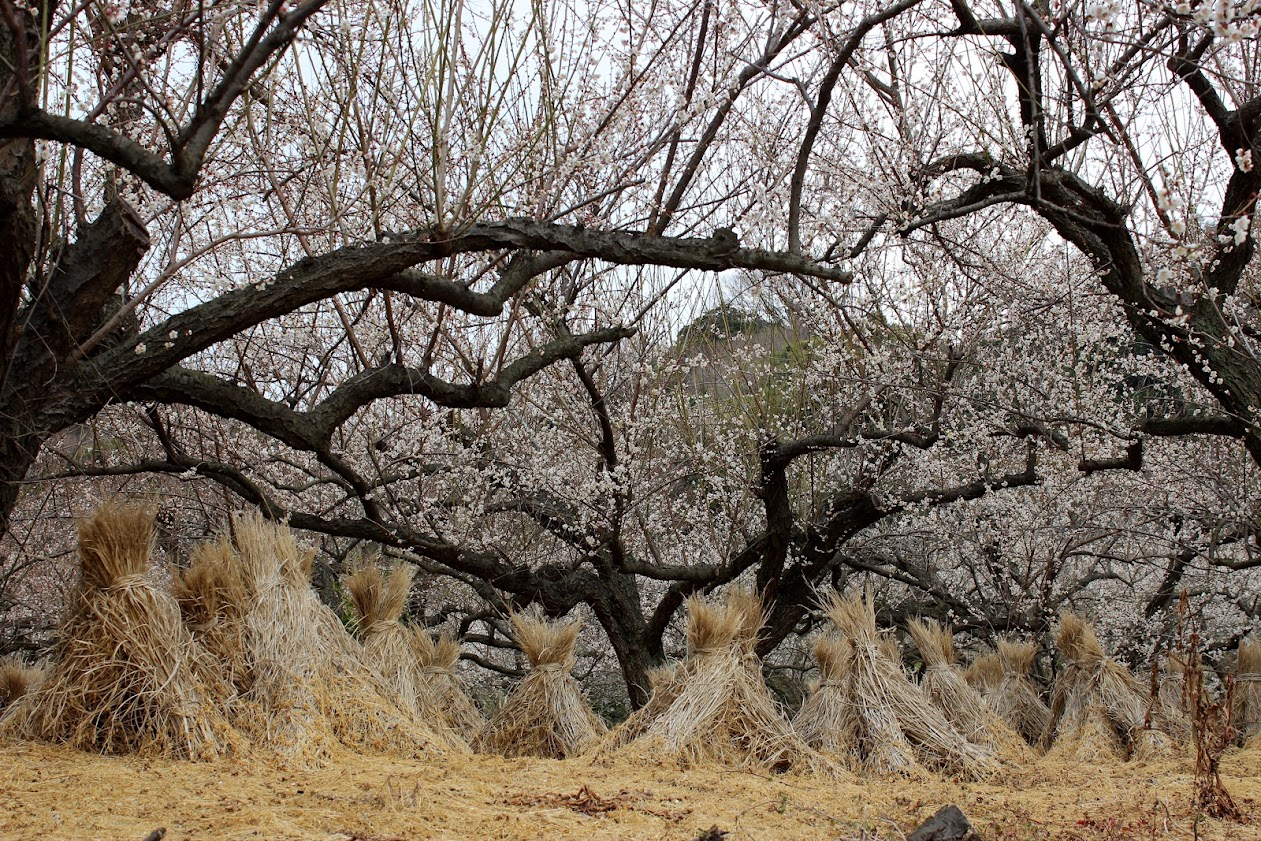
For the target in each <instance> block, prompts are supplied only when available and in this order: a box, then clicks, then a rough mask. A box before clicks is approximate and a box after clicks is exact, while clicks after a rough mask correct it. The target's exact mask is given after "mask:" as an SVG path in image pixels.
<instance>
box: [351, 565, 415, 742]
mask: <svg viewBox="0 0 1261 841" xmlns="http://www.w3.org/2000/svg"><path fill="white" fill-rule="evenodd" d="M415 577H416V568H415V567H413V566H411V565H410V564H404V565H401V566H396V567H394V569H392V570H391V571H390V573H389V575H386V574H385V573H384V571H383V570H382V569H381V567H380V566H378V565H377V564H376V563H366V564H363V565H361V566H359V567H357V568H355V569H353V570H352V571H351V572H350V574H349V575H347V576H346V579H345V581H344V582H343V583H344V584H345V587H346V595H347V601H348V602H349V603H350V608H351V613H352V614H353V617H354V629H355V632H356V634H357V636H358V637H359V639H360V641H362V643H363V658H364V662H365V663H367V664H368V665H369V666H370V667H372V668H373V669H375V670H376V673H377V674H379V675H380V676H381V677H383V678H385V682H386V683H387V684H389V686H390V688H391V689H393V690H394V692H395V693H396V694H397V695H398V697H399V698H400V699H401V700H402V702H403V704H404V705H405V706H406V708H407V710H408V712H410V713H412V714H413V715H415V716H418V717H422V718H424V716H422V709H423V708H425V707H432V706H433V702H432V700H431V699H428V698H426V699H422V698H421V695H422V694H425V692H426V689H427V687H424V686H422V684H421V683H420V681H419V679H418V678H419V673H418V671H417V669H416V665H415V661H414V657H413V655H412V641H411V634H410V632H408V630H407V629H406V628H404V627H403V625H402V623H401V622H399V620H400V619H401V618H402V616H403V611H404V610H405V609H406V608H407V599H408V597H409V596H410V595H411V589H412V581H413V579H415ZM426 720H430V719H426Z"/></svg>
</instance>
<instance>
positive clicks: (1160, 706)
mask: <svg viewBox="0 0 1261 841" xmlns="http://www.w3.org/2000/svg"><path fill="white" fill-rule="evenodd" d="M1158 680H1159V686H1158V688H1157V690H1156V709H1155V718H1156V722H1157V725H1158V726H1159V727H1160V729H1161V730H1162V731H1164V732H1165V733H1166V734H1168V735H1169V737H1170V738H1172V739H1173V740H1174V741H1175V742H1177V743H1178V744H1180V745H1185V744H1189V743H1190V741H1191V716H1190V715H1189V714H1188V711H1187V700H1188V699H1187V658H1186V657H1185V656H1184V655H1182V654H1180V653H1178V652H1176V651H1174V652H1169V653H1168V654H1166V655H1165V656H1164V657H1162V658H1161V661H1160V674H1159V676H1158Z"/></svg>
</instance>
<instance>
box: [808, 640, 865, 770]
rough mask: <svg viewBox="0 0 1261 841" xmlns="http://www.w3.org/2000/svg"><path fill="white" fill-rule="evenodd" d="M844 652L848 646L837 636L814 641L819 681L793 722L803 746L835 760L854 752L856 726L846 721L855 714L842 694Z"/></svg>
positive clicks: (843, 684)
mask: <svg viewBox="0 0 1261 841" xmlns="http://www.w3.org/2000/svg"><path fill="white" fill-rule="evenodd" d="M848 652H849V647H848V644H847V643H846V642H845V640H843V639H841V638H840V637H838V636H835V635H832V634H825V635H823V636H821V637H819V638H818V639H817V640H815V643H814V659H815V660H816V661H818V664H819V681H818V682H817V683H816V684H814V686H812V687H810V694H809V695H808V696H807V697H806V700H805V702H804V703H802V705H801V709H800V710H798V711H797V716H796V718H794V719H793V728H794V729H795V730H796V731H797V734H798V735H800V736H801V738H802V739H804V740H805V741H806V744H808V745H810V746H811V747H813V748H815V749H816V750H819V751H822V752H823V753H830V754H836V755H838V756H852V755H854V754H855V753H856V752H857V751H858V745H857V744H855V743H854V741H853V736H854V735H855V733H856V732H857V723H856V722H853V721H850V720H849V717H850V716H852V715H853V713H854V712H855V710H854V708H853V707H852V706H850V705H849V704H848V703H846V700H845V691H844V687H845V665H846V659H847V654H848Z"/></svg>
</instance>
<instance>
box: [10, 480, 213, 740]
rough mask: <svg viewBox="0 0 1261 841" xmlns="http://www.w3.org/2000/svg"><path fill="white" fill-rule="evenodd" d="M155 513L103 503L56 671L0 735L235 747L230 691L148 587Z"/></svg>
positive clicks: (84, 528)
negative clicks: (226, 707) (225, 709)
mask: <svg viewBox="0 0 1261 841" xmlns="http://www.w3.org/2000/svg"><path fill="white" fill-rule="evenodd" d="M152 552H153V511H152V510H151V509H149V508H144V507H139V506H122V505H116V504H113V503H106V504H105V505H102V506H101V507H100V508H99V509H97V511H96V512H95V513H94V514H93V515H92V516H91V517H89V518H88V519H87V520H85V521H83V522H82V523H81V524H80V527H79V581H78V583H77V584H76V586H75V589H74V591H73V593H72V594H71V598H70V604H69V606H68V609H67V615H66V617H65V619H64V621H63V623H62V625H61V628H60V629H59V630H58V635H57V641H56V643H55V645H54V648H53V656H52V666H51V669H50V671H49V673H48V674H47V676H46V678H45V679H44V680H43V681H42V682H41V683H40V685H39V687H38V688H37V689H35V690H34V691H31V692H28V693H27V694H25V695H23V696H22V697H21V698H20V699H18V700H17V702H16V703H14V704H12V705H11V706H9V708H8V709H7V710H6V711H5V715H4V718H3V725H2V727H0V729H3V730H4V731H7V732H8V733H10V734H12V735H15V736H17V737H19V738H34V739H43V740H47V741H51V742H58V743H64V744H67V745H70V746H71V747H75V748H78V749H81V750H90V751H96V752H100V753H114V754H125V753H144V754H148V755H162V756H173V757H180V758H188V759H211V758H214V757H217V756H220V755H222V754H224V753H226V752H228V751H230V750H231V749H233V748H234V746H235V745H236V743H237V740H236V734H235V733H234V731H233V730H232V728H231V727H230V726H229V725H228V723H227V721H226V719H225V718H224V716H223V714H222V712H221V710H220V704H222V703H224V702H225V701H226V699H227V698H228V696H229V695H230V694H231V691H232V690H231V687H230V686H229V685H228V683H227V681H225V680H224V679H223V678H222V676H221V673H219V672H218V670H216V669H215V668H214V666H213V661H212V660H211V658H210V657H209V656H208V655H207V653H206V652H205V650H204V649H203V648H202V647H201V646H200V645H198V644H197V642H196V641H194V639H193V638H192V635H191V634H190V633H189V631H188V630H187V629H186V628H185V627H184V626H183V624H182V622H181V621H180V610H179V606H178V605H177V604H176V602H175V600H174V599H173V598H172V597H171V595H170V594H169V593H167V592H165V591H163V590H159V589H157V588H156V587H154V586H153V585H152V584H150V583H149V581H148V579H147V577H146V574H147V572H148V569H149V558H150V555H151V554H152Z"/></svg>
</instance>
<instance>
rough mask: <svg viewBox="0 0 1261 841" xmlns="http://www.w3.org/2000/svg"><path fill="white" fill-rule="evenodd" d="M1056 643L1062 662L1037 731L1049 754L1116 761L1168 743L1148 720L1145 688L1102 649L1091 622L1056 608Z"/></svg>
mask: <svg viewBox="0 0 1261 841" xmlns="http://www.w3.org/2000/svg"><path fill="white" fill-rule="evenodd" d="M1055 647H1056V649H1057V650H1058V651H1059V653H1060V656H1061V658H1063V661H1064V666H1063V668H1062V670H1061V671H1060V674H1059V676H1058V678H1057V679H1056V682H1055V692H1054V693H1053V695H1052V699H1051V715H1050V717H1049V719H1048V721H1047V727H1046V730H1045V731H1044V732H1043V736H1042V745H1043V747H1044V748H1046V749H1047V750H1048V755H1049V756H1050V757H1051V758H1052V759H1053V760H1060V761H1065V760H1066V761H1077V762H1099V761H1104V762H1107V761H1116V760H1121V759H1127V758H1129V757H1130V756H1131V755H1133V754H1134V753H1146V752H1149V751H1152V750H1155V749H1158V748H1160V747H1162V746H1165V745H1168V744H1169V738H1168V736H1166V735H1164V734H1163V733H1160V732H1158V731H1155V730H1153V729H1152V728H1151V727H1150V726H1149V721H1150V712H1151V704H1150V702H1149V697H1148V696H1149V693H1148V692H1147V691H1145V690H1144V688H1143V685H1142V684H1141V683H1140V682H1139V681H1138V679H1137V678H1135V677H1134V675H1132V674H1131V673H1130V671H1129V670H1128V669H1126V668H1125V667H1124V666H1122V665H1121V664H1120V663H1117V662H1116V661H1115V660H1113V659H1112V658H1110V657H1107V656H1106V655H1105V654H1104V651H1103V647H1102V646H1101V645H1100V644H1099V639H1098V637H1096V636H1095V632H1094V629H1093V628H1092V627H1091V626H1090V623H1088V622H1087V621H1086V620H1085V619H1083V618H1082V617H1080V616H1078V615H1077V614H1075V613H1072V612H1065V613H1063V614H1061V616H1060V623H1059V627H1058V628H1057V629H1056V632H1055Z"/></svg>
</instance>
